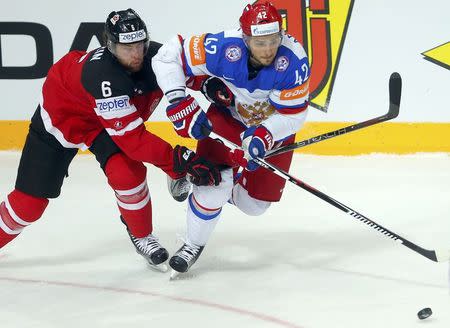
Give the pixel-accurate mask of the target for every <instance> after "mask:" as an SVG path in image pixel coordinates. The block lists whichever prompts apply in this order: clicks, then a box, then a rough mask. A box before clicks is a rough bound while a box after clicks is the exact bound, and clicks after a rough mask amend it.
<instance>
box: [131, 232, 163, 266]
mask: <svg viewBox="0 0 450 328" xmlns="http://www.w3.org/2000/svg"><path fill="white" fill-rule="evenodd" d="M128 234H129V235H130V239H131V242H132V243H133V245H134V247H135V248H136V252H137V253H138V254H140V255H142V256H143V257H144V258H145V259H146V260H147V262H148V264H149V265H150V266H151V268H152V269H156V270H158V271H161V272H167V270H168V268H167V264H165V263H164V262H165V261H167V259H168V258H169V253H168V252H167V250H166V249H165V248H164V247H162V246H161V244H160V243H159V242H158V238H156V237H155V236H153V235H152V234H149V235H148V236H147V237H143V238H137V237H135V236H133V235H132V234H131V233H130V232H128Z"/></svg>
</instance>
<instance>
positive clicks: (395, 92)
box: [266, 72, 402, 158]
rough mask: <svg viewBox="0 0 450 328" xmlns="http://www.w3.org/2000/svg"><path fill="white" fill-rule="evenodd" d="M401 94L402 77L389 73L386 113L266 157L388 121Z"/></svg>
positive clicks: (273, 151)
mask: <svg viewBox="0 0 450 328" xmlns="http://www.w3.org/2000/svg"><path fill="white" fill-rule="evenodd" d="M401 94H402V78H401V76H400V74H398V73H396V72H394V73H392V74H391V76H390V78H389V110H388V112H387V113H386V114H384V115H382V116H379V117H375V118H373V119H370V120H367V121H364V122H360V123H357V124H353V125H350V126H347V127H345V128H340V129H338V130H335V131H331V132H327V133H324V134H321V135H318V136H315V137H312V138H309V139H306V140H303V141H299V142H296V143H293V144H290V145H287V146H284V147H281V148H278V149H274V150H272V151H269V152H268V154H267V155H266V158H268V157H272V156H275V155H279V154H282V153H285V152H288V151H291V150H294V149H298V148H302V147H305V146H309V145H312V144H315V143H318V142H320V141H324V140H328V139H331V138H334V137H337V136H341V135H343V134H346V133H349V132H353V131H356V130H359V129H362V128H366V127H368V126H371V125H375V124H378V123H381V122H385V121H389V120H392V119H393V118H396V117H397V116H398V113H399V109H400V98H401Z"/></svg>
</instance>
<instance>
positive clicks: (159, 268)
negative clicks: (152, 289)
mask: <svg viewBox="0 0 450 328" xmlns="http://www.w3.org/2000/svg"><path fill="white" fill-rule="evenodd" d="M148 265H149V266H150V268H151V269H153V270H155V271H158V272H163V273H165V272H167V271H169V268H168V267H167V264H165V263H161V264H158V265H155V264H151V263H149V264H148Z"/></svg>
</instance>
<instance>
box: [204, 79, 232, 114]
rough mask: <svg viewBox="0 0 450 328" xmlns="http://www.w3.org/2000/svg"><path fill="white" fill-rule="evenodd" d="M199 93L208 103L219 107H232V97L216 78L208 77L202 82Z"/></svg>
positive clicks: (223, 84) (228, 90) (229, 91)
mask: <svg viewBox="0 0 450 328" xmlns="http://www.w3.org/2000/svg"><path fill="white" fill-rule="evenodd" d="M200 91H201V92H202V93H203V95H204V96H205V97H206V99H208V100H209V101H210V102H212V103H214V104H216V105H220V106H225V107H229V106H234V95H233V93H232V92H231V90H230V89H229V88H228V87H227V86H226V85H225V83H223V81H222V80H221V79H219V78H217V77H209V78H207V79H206V80H205V81H203V83H202V86H201V88H200Z"/></svg>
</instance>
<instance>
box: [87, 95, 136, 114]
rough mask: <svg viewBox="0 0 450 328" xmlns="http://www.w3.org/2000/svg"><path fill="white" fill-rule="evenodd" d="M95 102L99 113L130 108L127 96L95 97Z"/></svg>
mask: <svg viewBox="0 0 450 328" xmlns="http://www.w3.org/2000/svg"><path fill="white" fill-rule="evenodd" d="M95 103H96V105H97V109H98V111H99V112H100V114H103V113H110V112H117V111H122V110H128V109H130V108H131V104H130V97H128V96H119V97H112V98H106V99H96V100H95Z"/></svg>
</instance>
